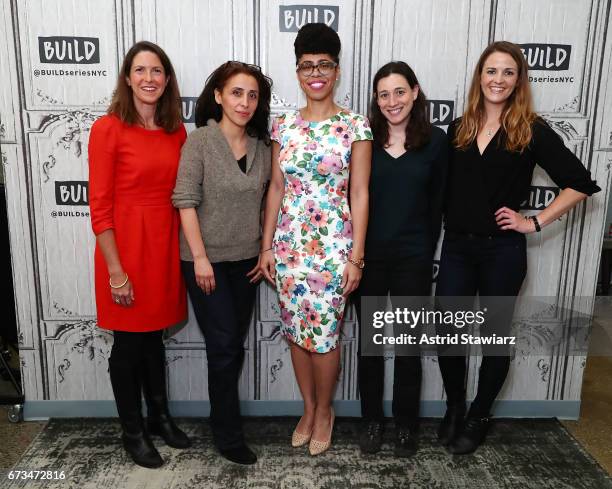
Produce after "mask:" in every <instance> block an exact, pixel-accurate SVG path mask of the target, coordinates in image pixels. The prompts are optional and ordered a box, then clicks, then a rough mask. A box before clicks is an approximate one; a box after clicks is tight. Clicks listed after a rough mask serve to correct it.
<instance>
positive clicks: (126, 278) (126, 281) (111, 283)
mask: <svg viewBox="0 0 612 489" xmlns="http://www.w3.org/2000/svg"><path fill="white" fill-rule="evenodd" d="M128 280H129V279H128V274H127V273H126V274H125V280H124V281H123V283H122V284H121V285H113V282H112V280H111V278H110V277H109V278H108V285H110V286H111V289H120V288H121V287H123V286H124V285H125V284H127V283H128Z"/></svg>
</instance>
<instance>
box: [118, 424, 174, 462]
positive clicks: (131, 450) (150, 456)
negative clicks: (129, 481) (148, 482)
mask: <svg viewBox="0 0 612 489" xmlns="http://www.w3.org/2000/svg"><path fill="white" fill-rule="evenodd" d="M121 441H123V448H125V451H126V452H128V454H129V455H130V457H132V460H133V461H134V463H135V464H137V465H140V466H141V467H147V468H149V469H156V468H158V467H161V466H162V465H164V460H163V459H162V458H161V455H160V454H159V452H158V451H157V450H156V448H155V447H154V446H153V443H151V439H150V438H149V437H148V436H147V435H146V434H145V433H144V432H140V433H135V434H132V433H125V432H124V433H123V434H122V435H121Z"/></svg>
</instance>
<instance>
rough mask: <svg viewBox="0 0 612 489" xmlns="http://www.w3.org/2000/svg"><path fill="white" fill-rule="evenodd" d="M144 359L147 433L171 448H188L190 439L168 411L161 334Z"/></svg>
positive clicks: (164, 357)
mask: <svg viewBox="0 0 612 489" xmlns="http://www.w3.org/2000/svg"><path fill="white" fill-rule="evenodd" d="M144 360H145V361H144V369H143V370H144V371H143V390H144V397H145V401H146V403H147V427H148V430H149V433H151V434H152V435H157V436H161V437H162V438H163V440H164V441H165V442H166V445H168V446H170V447H172V448H189V447H190V446H191V440H189V438H188V437H187V435H186V434H185V433H184V432H183V431H182V430H181V429H180V428H179V427H178V426H176V424H175V423H174V420H173V419H172V418H171V417H170V413H169V411H168V398H167V395H166V352H165V348H164V343H163V341H162V339H161V336H159V342H158V343H155V344H149V345H148V351H146V352H145V358H144Z"/></svg>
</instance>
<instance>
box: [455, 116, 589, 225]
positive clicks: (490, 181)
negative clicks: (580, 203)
mask: <svg viewBox="0 0 612 489" xmlns="http://www.w3.org/2000/svg"><path fill="white" fill-rule="evenodd" d="M459 120H460V119H456V120H454V121H453V122H451V124H450V125H449V127H448V133H447V134H448V141H449V144H450V146H451V149H450V157H449V159H450V162H449V170H448V182H447V198H446V201H445V206H444V228H445V229H446V230H449V231H454V232H457V233H466V234H467V233H472V234H477V235H494V236H495V235H497V236H501V235H505V234H508V233H515V232H516V231H502V230H501V229H500V228H499V226H498V225H497V223H496V222H495V212H496V211H497V210H498V209H499V208H500V207H504V206H505V207H509V208H510V209H512V210H514V211H518V210H519V207H520V205H521V202H524V201H525V199H526V198H527V197H528V195H529V187H530V185H531V179H532V176H533V170H534V168H535V165H536V164H537V165H539V166H541V167H542V168H543V169H544V170H545V171H546V173H548V175H549V176H550V178H552V180H553V181H554V182H555V184H556V185H557V186H559V187H560V188H561V189H564V188H572V189H574V190H577V191H578V192H582V193H585V194H587V195H592V194H593V193H595V192H599V191H600V190H601V189H600V188H599V187H598V186H597V185H596V183H595V182H594V181H593V180H592V179H591V173H590V172H589V171H588V170H587V169H586V168H585V167H584V165H583V164H582V163H581V162H580V160H579V159H578V158H577V157H576V156H575V155H574V154H573V153H572V152H571V151H570V150H569V149H568V148H567V147H566V146H565V144H563V140H562V139H561V137H560V136H559V135H558V134H557V133H555V131H553V129H552V128H551V127H550V126H549V125H548V124H547V123H546V122H545V121H544V120H543V119H541V118H538V119H537V120H536V121H535V122H534V123H533V126H532V134H533V135H532V139H531V142H530V143H529V145H528V146H527V148H525V150H524V151H523V152H522V153H519V152H510V151H507V150H506V149H504V132H503V130H502V129H501V128H500V129H499V130H498V131H497V134H495V136H494V137H493V139H491V141H490V142H489V144H488V146H487V147H486V148H485V150H484V152H483V153H482V155H481V154H480V151H479V149H478V145H477V143H476V141H474V142H473V143H472V144H471V146H470V147H469V148H467V149H466V150H459V149H457V148H455V147H454V146H453V140H454V138H455V129H456V127H457V125H458V123H459Z"/></svg>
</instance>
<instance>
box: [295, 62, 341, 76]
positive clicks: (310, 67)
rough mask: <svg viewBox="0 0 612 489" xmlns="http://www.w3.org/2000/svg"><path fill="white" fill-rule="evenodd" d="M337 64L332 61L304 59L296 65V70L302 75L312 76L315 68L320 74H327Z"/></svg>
mask: <svg viewBox="0 0 612 489" xmlns="http://www.w3.org/2000/svg"><path fill="white" fill-rule="evenodd" d="M336 66H338V63H334V62H333V61H327V60H326V61H319V62H318V63H312V62H311V61H304V62H303V63H300V64H299V65H297V69H296V70H295V71H297V72H298V73H299V74H300V75H302V76H306V77H308V76H312V75H313V74H314V70H315V69H316V70H317V71H318V72H319V73H320V74H321V75H323V76H327V75H329V74H330V73H331V72H332V71H334V69H335V68H336Z"/></svg>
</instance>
